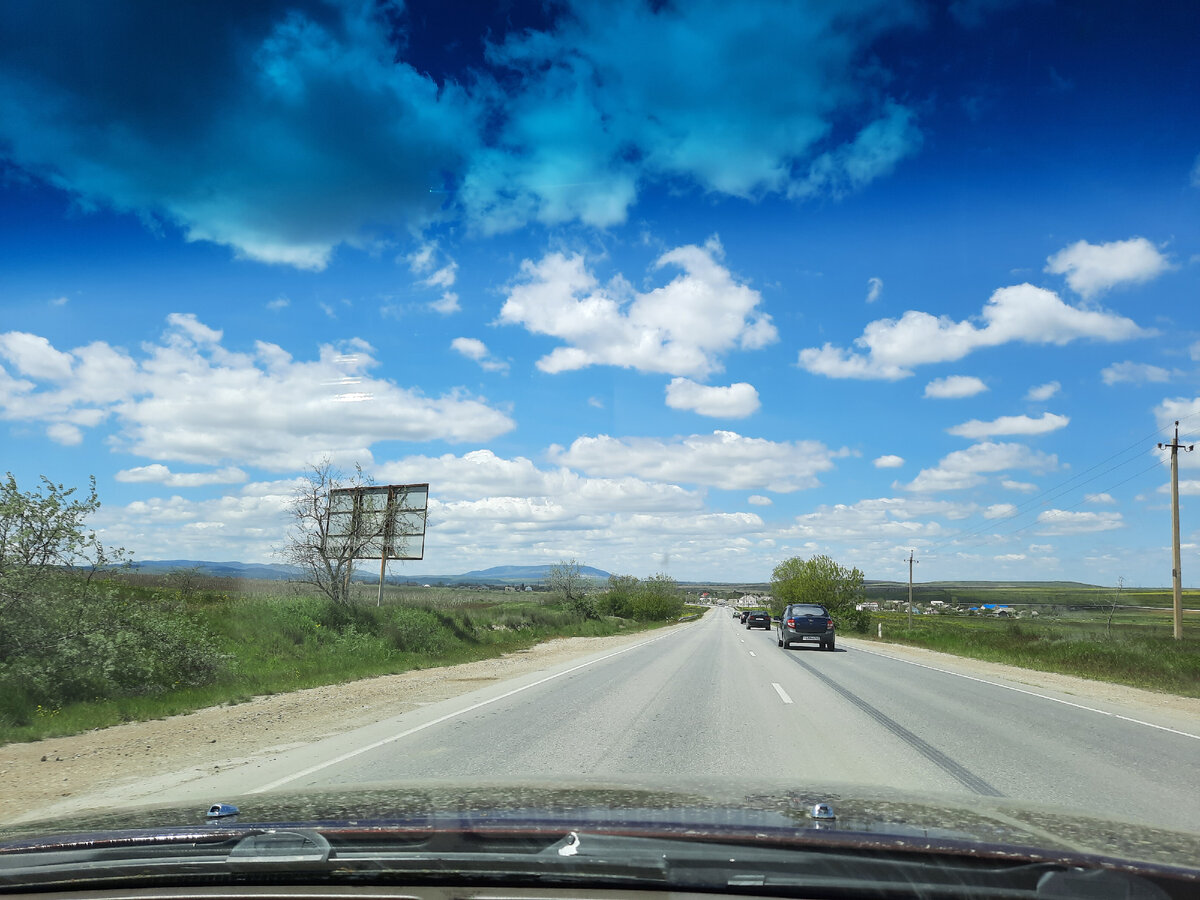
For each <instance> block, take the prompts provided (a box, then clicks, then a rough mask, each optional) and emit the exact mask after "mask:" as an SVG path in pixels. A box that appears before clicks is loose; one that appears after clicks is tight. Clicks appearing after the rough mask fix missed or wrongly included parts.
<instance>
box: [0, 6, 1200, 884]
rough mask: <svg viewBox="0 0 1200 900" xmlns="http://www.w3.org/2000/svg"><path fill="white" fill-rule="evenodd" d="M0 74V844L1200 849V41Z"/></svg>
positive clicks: (189, 23) (281, 31) (480, 50)
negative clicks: (608, 820)
mask: <svg viewBox="0 0 1200 900" xmlns="http://www.w3.org/2000/svg"><path fill="white" fill-rule="evenodd" d="M5 20H6V21H5V27H4V28H3V29H2V30H0V255H2V256H3V260H4V262H3V265H2V266H0V272H2V274H0V297H2V299H0V310H2V314H0V445H2V446H3V453H2V454H0V455H2V460H0V774H3V775H4V778H5V781H6V783H9V784H10V785H11V796H9V797H7V798H6V810H5V811H4V813H2V814H0V820H2V821H3V822H4V823H9V824H11V823H13V822H15V821H17V820H24V821H32V820H35V819H42V820H50V821H52V822H64V821H66V818H65V817H67V816H69V815H71V814H74V813H77V812H80V811H96V810H106V811H108V812H116V811H119V810H124V809H127V808H128V809H134V808H137V807H139V806H141V805H143V804H151V803H171V804H182V805H183V806H186V807H187V808H189V809H194V810H195V814H196V816H197V817H198V818H199V819H200V820H202V819H203V818H204V816H203V813H204V811H205V810H207V809H208V808H209V807H210V806H211V805H212V804H214V803H220V802H226V801H233V800H235V799H236V800H237V804H238V805H239V807H241V808H242V809H243V810H245V809H247V808H250V809H253V808H254V805H253V803H251V804H250V806H249V807H247V803H246V798H253V797H260V798H267V797H273V796H275V795H276V794H279V793H281V792H297V793H299V794H301V795H305V794H312V795H314V796H315V795H316V794H318V793H319V792H322V791H326V790H330V789H336V790H339V791H340V790H343V789H350V788H353V787H355V786H362V785H372V786H376V787H378V786H381V785H382V786H391V787H397V786H404V785H414V784H429V783H435V782H436V783H437V784H440V785H442V786H443V787H446V788H448V789H453V788H465V787H469V786H476V785H479V784H481V783H482V782H490V781H496V782H507V783H518V782H519V783H522V784H530V785H538V784H541V785H544V786H555V785H581V786H586V785H588V784H597V783H603V784H605V785H608V786H612V785H619V786H622V787H627V788H629V789H631V790H633V789H637V788H644V789H664V790H665V789H666V788H667V786H668V785H669V784H671V783H673V782H674V781H676V780H678V781H680V782H688V783H691V784H692V785H693V786H695V785H699V787H697V788H696V790H699V791H700V793H703V792H704V791H703V788H704V787H705V786H707V788H713V789H715V788H716V787H719V786H724V783H725V782H726V781H727V780H728V781H733V782H737V783H738V784H740V785H742V786H743V787H744V788H745V791H744V792H743V794H742V795H741V796H742V797H743V801H744V802H745V803H747V804H748V803H749V802H750V801H746V800H745V799H744V798H745V797H747V796H749V795H751V794H753V795H754V796H756V797H759V798H760V799H762V798H764V797H769V798H771V800H772V802H774V800H776V799H780V798H784V799H786V798H791V799H790V800H788V802H789V803H792V802H794V804H795V805H796V808H797V809H801V810H802V811H804V815H803V816H802V817H801V818H802V820H803V827H804V828H806V829H807V828H810V827H812V822H813V821H816V820H814V819H813V817H812V816H811V815H810V814H809V811H810V810H811V809H812V808H813V805H814V804H816V803H818V802H820V801H821V800H822V798H830V799H831V802H833V801H834V799H835V798H852V797H854V798H864V797H865V798H868V799H869V798H871V797H877V796H882V793H880V792H899V793H901V794H904V795H905V796H907V797H910V798H915V799H916V800H919V801H920V802H924V803H927V804H931V805H934V806H937V804H939V803H943V804H944V803H950V804H954V803H961V804H964V805H965V806H966V807H967V808H969V809H971V810H973V811H974V809H975V804H979V805H980V808H982V806H984V805H987V804H999V805H1000V806H1004V805H1005V804H1015V805H1020V804H1029V805H1032V806H1039V807H1040V806H1045V807H1052V808H1053V809H1054V810H1056V813H1055V814H1056V815H1057V814H1059V813H1063V812H1072V813H1079V814H1082V815H1086V816H1091V817H1093V818H1094V819H1095V820H1096V821H1099V820H1104V821H1109V820H1120V821H1122V822H1126V823H1130V824H1129V828H1130V829H1131V830H1130V831H1125V832H1123V831H1121V829H1115V830H1113V831H1111V834H1114V835H1117V834H1125V835H1127V836H1131V835H1133V834H1134V833H1135V832H1136V830H1137V829H1173V830H1177V831H1181V832H1183V833H1186V834H1188V835H1193V836H1194V835H1196V834H1198V833H1200V804H1198V803H1197V801H1196V798H1197V797H1200V767H1197V766H1196V765H1195V761H1196V759H1197V758H1198V757H1197V753H1198V751H1200V674H1198V673H1200V584H1198V581H1197V579H1198V577H1200V555H1198V552H1197V548H1198V547H1200V518H1198V517H1197V508H1196V503H1195V498H1196V497H1197V496H1200V452H1193V449H1192V446H1193V444H1194V443H1195V441H1196V438H1197V435H1200V381H1198V375H1200V316H1198V315H1197V306H1196V301H1197V296H1198V292H1197V290H1198V287H1200V280H1198V272H1200V217H1198V215H1197V212H1198V210H1200V115H1198V110H1200V58H1198V57H1197V54H1196V52H1195V38H1196V35H1197V34H1198V33H1200V7H1198V5H1197V4H1196V3H1194V2H1184V0H1179V2H1175V0H1166V2H1158V3H1151V4H1129V3H1120V2H1072V0H1065V2H1055V3H1047V2H1044V0H954V2H932V0H900V2H897V0H886V2H885V0H858V2H853V3H841V2H824V0H805V2H782V0H780V2H777V0H741V2H738V3H725V2H718V0H700V2H682V0H681V2H671V0H666V2H662V0H604V2H600V0H596V2H592V0H545V2H543V0H530V2H524V0H514V2H510V3H500V4H489V3H472V4H457V3H445V2H436V0H406V2H402V0H371V2H357V0H354V2H352V0H288V2H286V3H284V2H274V0H268V2H261V3H253V4H242V3H215V4H214V3H193V2H180V3H166V4H116V5H114V4H53V3H52V4H40V3H17V4H9V5H8V8H7V9H6V11H5ZM730 608H732V610H733V615H732V616H731V615H730V613H729V612H726V611H725V610H727V609H730ZM785 610H790V612H789V615H791V616H793V617H803V616H816V617H827V618H828V619H829V620H831V621H832V622H834V623H836V633H835V628H834V627H833V626H832V625H831V626H829V627H828V628H827V627H826V625H825V624H824V623H808V624H805V626H804V627H803V628H794V627H788V626H787V625H786V619H785V620H784V623H783V625H780V624H778V619H779V617H780V616H781V615H782V614H783V613H784V611H785ZM764 619H765V620H766V625H765V626H764V622H763V620H764ZM810 626H811V627H810ZM750 772H753V773H754V774H753V775H750V774H748V773H750ZM622 796H625V795H622ZM888 796H891V794H889V795H888ZM947 798H948V799H947ZM263 802H264V803H265V800H264V801H263ZM523 802H524V801H523ZM529 802H530V803H531V804H532V805H531V807H530V808H535V807H536V804H535V803H533V801H529ZM629 802H630V803H631V804H632V805H634V806H637V807H638V808H642V806H640V805H638V804H637V803H635V802H634V801H633V800H629ZM834 806H835V807H836V806H837V803H836V802H834ZM265 808H266V807H265V806H263V807H260V809H265ZM341 808H342V807H339V809H341ZM862 808H863V809H867V808H870V807H869V806H868V807H862ZM946 808H947V809H948V808H949V807H946ZM989 808H990V807H989ZM1004 808H1005V809H1006V810H1008V809H1009V807H1008V806H1004ZM888 809H889V810H891V812H887V811H885V812H879V813H878V815H877V817H876V824H877V825H878V826H879V827H881V828H882V827H883V826H884V824H886V823H892V824H893V825H894V824H895V823H897V822H898V821H901V820H902V819H903V818H904V816H902V815H900V814H899V813H897V812H895V809H896V808H894V807H888ZM246 815H247V813H245V812H243V815H242V820H243V821H244V820H245V817H246ZM958 815H959V814H958V813H957V812H955V813H953V814H951V813H949V812H947V813H946V816H947V819H948V820H949V819H954V820H955V821H957V819H956V817H957V816H958ZM1004 815H1005V816H1011V815H1012V814H1011V812H1005V813H1004ZM865 818H869V817H864V816H859V817H858V818H856V819H855V821H856V822H859V823H861V822H863V821H865ZM935 818H936V817H935ZM847 821H849V820H847ZM929 821H930V822H932V821H933V819H931V820H929ZM997 821H998V820H997ZM1022 821H1029V822H1033V821H1034V819H1028V820H1022ZM1038 821H1040V820H1038ZM1056 821H1057V820H1056ZM929 827H934V826H933V825H932V824H931V825H930V826H929ZM1038 827H1039V828H1041V831H1034V832H1029V833H1026V834H1025V835H1024V839H1025V840H1026V841H1027V842H1030V841H1032V842H1037V841H1040V840H1045V841H1050V840H1051V837H1050V835H1051V834H1052V833H1053V832H1054V831H1055V829H1053V828H1050V827H1048V826H1045V827H1043V826H1038ZM947 828H949V829H950V830H952V831H954V832H955V834H960V835H961V834H964V833H965V832H964V831H963V829H959V828H957V827H956V826H955V825H954V824H953V823H951V824H948V825H947ZM968 830H969V829H968ZM1090 833H1091V834H1093V835H1098V834H1101V833H1103V834H1105V835H1108V834H1110V831H1107V830H1103V829H1099V828H1098V827H1097V828H1093V829H1092V831H1091V832H1090ZM971 834H972V837H971V838H970V840H979V841H982V840H983V839H984V838H983V837H981V836H980V833H978V832H971ZM1031 835H1032V836H1031ZM963 839H964V840H966V839H967V838H963ZM1116 840H1117V839H1116V838H1115V837H1114V838H1113V841H1116ZM1105 841H1108V839H1107V838H1105ZM1152 845H1155V842H1153V841H1142V842H1141V843H1140V844H1138V843H1136V842H1135V843H1134V844H1132V845H1131V846H1133V847H1134V849H1132V850H1129V851H1128V852H1130V853H1137V852H1147V853H1148V852H1151V851H1149V850H1144V849H1143V850H1139V849H1138V848H1139V847H1142V848H1144V847H1147V846H1152ZM1080 846H1081V847H1082V846H1083V845H1082V844H1081V845H1080ZM1166 846H1167V845H1166V844H1163V845H1161V846H1160V847H1159V849H1158V850H1156V851H1154V852H1156V853H1157V854H1158V858H1159V859H1160V861H1166V862H1175V863H1178V864H1180V865H1184V864H1195V862H1196V861H1195V859H1183V858H1180V855H1179V853H1178V851H1174V852H1172V851H1169V850H1166V849H1162V848H1163V847H1166ZM1171 846H1177V845H1171ZM1115 847H1116V844H1115V843H1111V842H1109V843H1105V844H1104V847H1101V848H1099V850H1098V851H1097V852H1100V851H1104V850H1112V849H1114V848H1115ZM1083 849H1084V850H1086V851H1087V852H1092V851H1094V850H1097V848H1096V847H1092V846H1090V845H1088V846H1086V847H1084V848H1083ZM555 852H557V850H556V851H555ZM1114 852H1115V850H1114Z"/></svg>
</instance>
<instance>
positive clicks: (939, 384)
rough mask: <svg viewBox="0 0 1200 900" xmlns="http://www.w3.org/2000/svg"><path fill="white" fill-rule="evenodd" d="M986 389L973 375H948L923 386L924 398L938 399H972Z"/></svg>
mask: <svg viewBox="0 0 1200 900" xmlns="http://www.w3.org/2000/svg"><path fill="white" fill-rule="evenodd" d="M987 389H988V386H987V385H986V384H984V383H983V381H982V380H981V379H979V378H976V377H975V376H974V375H948V376H946V377H945V378H935V379H934V380H933V381H931V382H929V384H927V385H925V396H926V397H936V398H939V399H954V398H958V397H974V396H975V395H976V394H981V393H983V392H984V391H986V390H987Z"/></svg>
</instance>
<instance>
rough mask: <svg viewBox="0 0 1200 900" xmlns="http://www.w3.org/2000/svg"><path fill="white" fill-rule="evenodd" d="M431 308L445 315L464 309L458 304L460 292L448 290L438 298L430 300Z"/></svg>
mask: <svg viewBox="0 0 1200 900" xmlns="http://www.w3.org/2000/svg"><path fill="white" fill-rule="evenodd" d="M429 308H430V309H432V310H433V311H434V312H437V313H441V314H442V315H443V316H448V315H450V314H451V313H456V312H458V311H459V310H460V309H462V307H461V306H459V305H458V294H456V293H454V291H446V292H445V293H444V294H442V296H440V297H438V298H437V299H436V300H430V301H429Z"/></svg>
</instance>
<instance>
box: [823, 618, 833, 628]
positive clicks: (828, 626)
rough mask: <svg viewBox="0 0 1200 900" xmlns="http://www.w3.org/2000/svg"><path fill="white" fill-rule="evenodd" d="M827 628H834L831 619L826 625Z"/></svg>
mask: <svg viewBox="0 0 1200 900" xmlns="http://www.w3.org/2000/svg"><path fill="white" fill-rule="evenodd" d="M825 627H826V628H832V627H833V619H830V620H829V621H828V622H826V623H825Z"/></svg>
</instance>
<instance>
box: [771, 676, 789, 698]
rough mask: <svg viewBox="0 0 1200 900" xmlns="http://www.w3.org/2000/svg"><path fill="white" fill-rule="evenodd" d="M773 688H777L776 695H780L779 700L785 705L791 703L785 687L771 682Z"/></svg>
mask: <svg viewBox="0 0 1200 900" xmlns="http://www.w3.org/2000/svg"><path fill="white" fill-rule="evenodd" d="M771 687H773V688H775V693H777V694H778V695H779V699H780V700H782V701H783V702H784V703H791V702H792V698H791V697H789V696H788V695H787V691H785V690H784V689H783V685H782V684H780V683H779V682H777V681H772V682H771Z"/></svg>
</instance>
